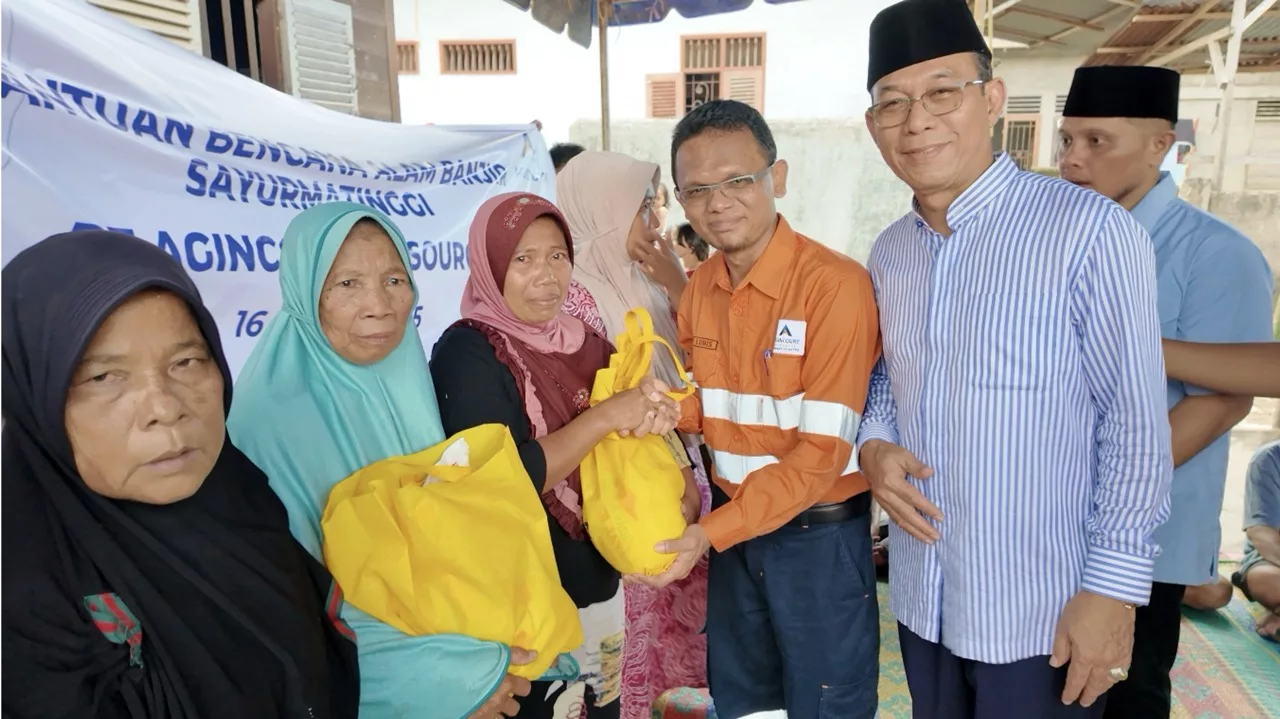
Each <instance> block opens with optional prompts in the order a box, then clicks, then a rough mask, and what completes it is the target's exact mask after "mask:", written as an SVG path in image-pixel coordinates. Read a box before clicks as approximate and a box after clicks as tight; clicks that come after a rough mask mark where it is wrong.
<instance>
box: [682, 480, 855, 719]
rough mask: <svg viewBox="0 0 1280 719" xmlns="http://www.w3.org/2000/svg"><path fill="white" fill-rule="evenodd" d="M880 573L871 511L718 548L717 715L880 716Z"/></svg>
mask: <svg viewBox="0 0 1280 719" xmlns="http://www.w3.org/2000/svg"><path fill="white" fill-rule="evenodd" d="M715 494H716V495H717V497H716V498H717V499H718V500H723V499H725V498H724V497H723V494H722V493H721V492H720V491H719V490H718V489H717V490H716V492H715ZM719 503H720V502H717V504H719ZM875 577H876V575H875V567H874V566H873V564H872V560H871V525H870V518H869V516H867V515H865V514H864V515H863V516H861V517H855V518H853V519H850V520H847V521H844V522H833V523H830V524H817V525H813V526H810V527H808V528H800V527H795V526H784V527H782V528H781V529H778V530H776V531H774V532H772V533H771V534H767V535H764V536H762V537H757V538H755V539H751V540H748V541H746V542H743V543H742V544H739V545H736V546H734V547H730V548H729V549H728V550H726V551H724V552H715V551H712V553H711V558H710V566H709V576H708V579H707V674H708V679H709V682H710V685H711V698H712V700H713V701H714V702H715V707H716V715H717V716H718V717H720V719H741V717H745V716H748V715H750V714H753V713H756V712H764V711H770V710H782V709H785V710H786V712H787V719H872V718H873V717H875V715H876V709H877V704H878V699H877V682H878V681H879V670H880V611H879V607H878V603H877V600H876V579H875Z"/></svg>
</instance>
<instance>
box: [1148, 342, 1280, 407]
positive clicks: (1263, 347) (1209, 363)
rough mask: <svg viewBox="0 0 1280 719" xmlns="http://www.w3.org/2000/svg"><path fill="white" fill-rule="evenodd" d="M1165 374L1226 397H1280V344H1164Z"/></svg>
mask: <svg viewBox="0 0 1280 719" xmlns="http://www.w3.org/2000/svg"><path fill="white" fill-rule="evenodd" d="M1164 362H1165V371H1166V372H1167V373H1168V375H1169V376H1170V377H1171V378H1173V379H1176V380H1179V381H1182V382H1187V383H1190V384H1193V385H1196V386H1197V387H1204V388H1205V389H1209V390H1213V391H1214V392H1223V393H1226V394H1241V395H1252V396H1255V397H1280V342H1246V343H1231V344H1204V343H1199V342H1180V341H1178V340H1165V341H1164Z"/></svg>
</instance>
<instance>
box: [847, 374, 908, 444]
mask: <svg viewBox="0 0 1280 719" xmlns="http://www.w3.org/2000/svg"><path fill="white" fill-rule="evenodd" d="M874 440H882V441H885V442H888V443H889V444H897V443H898V409H897V406H896V405H895V404H894V401H893V388H892V386H891V385H890V383H889V374H888V370H887V368H886V367H885V363H884V358H881V359H879V360H878V361H877V362H876V364H875V367H874V368H873V369H872V370H871V377H870V378H869V379H868V382H867V402H866V407H865V409H864V410H863V413H862V423H861V424H860V425H859V427H858V442H857V446H856V447H855V448H854V451H855V452H857V453H859V455H860V454H861V451H862V447H863V446H864V445H866V444H867V443H868V442H871V441H874Z"/></svg>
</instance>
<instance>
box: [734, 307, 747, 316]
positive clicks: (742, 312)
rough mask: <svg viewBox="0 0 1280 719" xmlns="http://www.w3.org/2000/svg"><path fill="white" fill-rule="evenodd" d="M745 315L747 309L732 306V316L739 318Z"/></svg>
mask: <svg viewBox="0 0 1280 719" xmlns="http://www.w3.org/2000/svg"><path fill="white" fill-rule="evenodd" d="M746 313H747V308H745V307H743V306H742V305H734V306H733V316H734V317H741V316H743V315H745V314H746Z"/></svg>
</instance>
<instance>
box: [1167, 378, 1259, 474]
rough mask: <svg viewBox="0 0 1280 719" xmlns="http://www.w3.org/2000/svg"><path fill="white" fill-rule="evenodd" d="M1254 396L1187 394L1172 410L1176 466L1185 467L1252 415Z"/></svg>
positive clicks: (1170, 418) (1171, 422)
mask: <svg viewBox="0 0 1280 719" xmlns="http://www.w3.org/2000/svg"><path fill="white" fill-rule="evenodd" d="M1252 407H1253V398H1252V397H1244V396H1240V395H1215V394H1209V395H1195V396H1190V397H1183V398H1182V401H1180V402H1178V404H1176V405H1174V407H1173V409H1171V410H1169V427H1170V429H1171V431H1172V439H1173V466H1175V467H1181V466H1182V465H1183V464H1185V463H1187V462H1188V461H1190V460H1191V458H1192V457H1194V456H1196V455H1197V454H1200V452H1202V451H1203V450H1204V448H1205V447H1208V446H1209V445H1211V444H1213V443H1214V442H1215V441H1216V440H1217V439H1218V438H1219V437H1221V436H1222V435H1224V434H1226V433H1227V432H1229V431H1231V428H1232V427H1234V426H1236V425H1237V424H1239V423H1240V420H1242V419H1244V418H1245V417H1246V416H1248V414H1249V410H1250V409H1252Z"/></svg>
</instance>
